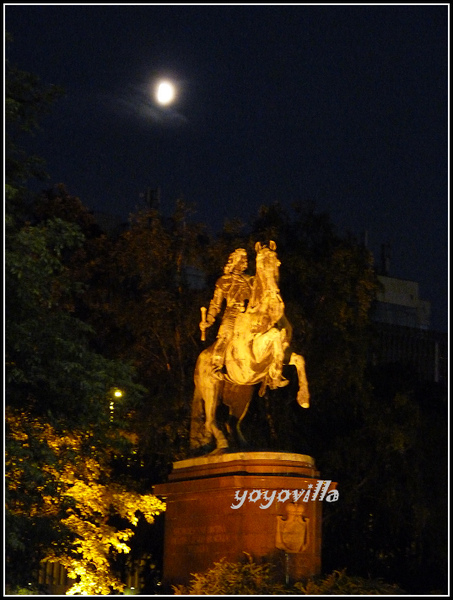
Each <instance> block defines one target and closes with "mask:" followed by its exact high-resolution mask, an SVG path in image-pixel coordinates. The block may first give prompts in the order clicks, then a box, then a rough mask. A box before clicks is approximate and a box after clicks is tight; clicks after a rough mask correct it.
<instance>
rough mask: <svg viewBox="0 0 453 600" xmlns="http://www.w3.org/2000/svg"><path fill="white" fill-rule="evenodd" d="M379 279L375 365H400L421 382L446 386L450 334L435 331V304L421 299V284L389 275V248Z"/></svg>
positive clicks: (384, 247)
mask: <svg viewBox="0 0 453 600" xmlns="http://www.w3.org/2000/svg"><path fill="white" fill-rule="evenodd" d="M378 279H379V282H380V284H381V290H380V291H379V292H378V295H377V299H376V303H375V306H374V310H373V314H372V319H373V322H374V324H375V331H376V338H375V344H374V346H373V352H372V362H373V364H375V365H378V364H381V365H384V364H399V365H401V366H405V367H409V368H412V369H413V370H414V371H415V372H416V374H417V376H418V377H419V379H420V381H423V382H435V383H446V381H447V334H446V333H442V332H438V331H433V330H432V329H431V322H430V317H431V304H430V302H428V301H426V300H422V299H420V297H419V285H418V283H417V282H415V281H408V280H405V279H399V278H396V277H390V276H389V252H388V246H383V248H382V255H381V267H380V272H379V274H378Z"/></svg>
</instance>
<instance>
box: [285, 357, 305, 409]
mask: <svg viewBox="0 0 453 600" xmlns="http://www.w3.org/2000/svg"><path fill="white" fill-rule="evenodd" d="M288 364H290V365H294V366H295V367H296V369H297V376H298V378H299V391H298V392H297V403H298V404H299V405H300V406H302V408H308V407H309V406H310V393H309V391H308V381H307V375H306V373H305V360H304V358H303V357H302V356H301V355H300V354H295V353H294V352H293V353H292V354H291V357H290V359H289V363H288Z"/></svg>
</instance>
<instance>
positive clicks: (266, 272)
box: [255, 240, 281, 285]
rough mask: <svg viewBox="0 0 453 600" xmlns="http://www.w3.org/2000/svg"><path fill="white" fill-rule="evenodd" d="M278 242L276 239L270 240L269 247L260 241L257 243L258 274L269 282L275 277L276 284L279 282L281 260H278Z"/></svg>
mask: <svg viewBox="0 0 453 600" xmlns="http://www.w3.org/2000/svg"><path fill="white" fill-rule="evenodd" d="M276 249H277V244H276V243H275V242H274V241H272V240H271V241H270V242H269V247H268V246H266V245H261V243H260V242H257V243H256V244H255V251H256V276H257V277H261V278H263V279H265V280H267V281H268V282H269V280H270V279H273V280H274V282H275V285H277V282H278V274H279V267H280V264H281V263H280V261H279V260H278V257H277V253H276Z"/></svg>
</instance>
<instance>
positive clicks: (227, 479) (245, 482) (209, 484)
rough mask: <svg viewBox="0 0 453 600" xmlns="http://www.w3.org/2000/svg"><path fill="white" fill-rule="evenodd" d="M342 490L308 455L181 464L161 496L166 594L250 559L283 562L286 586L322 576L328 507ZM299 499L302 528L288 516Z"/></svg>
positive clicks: (240, 456)
mask: <svg viewBox="0 0 453 600" xmlns="http://www.w3.org/2000/svg"><path fill="white" fill-rule="evenodd" d="M321 482H322V483H321ZM335 487H336V484H335V483H332V482H330V481H324V480H320V479H319V473H318V471H317V470H316V467H315V463H314V459H313V458H311V457H310V456H306V455H302V454H289V453H281V452H238V453H233V454H222V455H218V456H205V457H200V458H193V459H188V460H183V461H179V462H176V463H174V464H173V471H172V473H171V474H170V476H169V481H168V483H165V484H159V485H156V486H155V488H154V493H155V494H156V495H157V496H159V497H161V498H163V499H165V500H166V503H167V510H166V514H165V542H164V573H163V585H164V588H166V589H169V588H171V586H172V585H180V584H183V585H187V584H188V583H189V581H190V579H191V574H192V573H200V572H203V571H206V570H207V569H209V568H210V567H212V565H213V563H214V562H216V561H219V560H220V559H221V558H225V559H227V560H228V561H231V562H237V561H239V560H241V559H243V558H244V553H248V554H249V555H251V556H252V557H253V558H254V559H257V560H259V559H274V560H275V559H276V557H277V559H281V562H282V564H284V565H285V567H284V573H282V578H286V580H288V579H292V580H295V579H301V578H304V577H311V576H313V575H316V574H318V573H320V570H321V516H322V504H323V500H326V499H327V500H328V499H329V494H331V492H332V490H334V489H335ZM301 490H304V492H303V493H301ZM316 490H317V493H316V494H315V492H316ZM265 492H266V495H264V493H265ZM274 492H275V493H274ZM334 493H336V492H334ZM244 494H245V495H244ZM271 498H273V501H272V502H270V501H269V500H270V499H271ZM296 498H297V505H302V506H303V508H302V509H300V510H301V511H302V512H303V517H301V518H302V522H303V524H302V525H301V518H299V519H298V524H297V523H296V521H297V518H295V519H293V517H292V516H291V515H290V516H289V513H288V510H287V508H288V506H287V505H289V504H292V503H294V500H295V499H296ZM241 500H242V502H241ZM233 507H237V508H233ZM290 512H291V511H290ZM291 519H293V520H291ZM282 528H283V529H282ZM278 530H279V532H280V533H279V536H278V535H277V532H278ZM304 530H305V531H304ZM282 531H283V534H284V535H283V539H284V544H283V548H282V534H281V532H282ZM302 535H303V536H304V542H303V543H302V542H300V543H299V541H300V540H299V541H298V536H299V538H301V536H302ZM285 536H286V538H285ZM278 540H280V541H278ZM285 540H286V541H285Z"/></svg>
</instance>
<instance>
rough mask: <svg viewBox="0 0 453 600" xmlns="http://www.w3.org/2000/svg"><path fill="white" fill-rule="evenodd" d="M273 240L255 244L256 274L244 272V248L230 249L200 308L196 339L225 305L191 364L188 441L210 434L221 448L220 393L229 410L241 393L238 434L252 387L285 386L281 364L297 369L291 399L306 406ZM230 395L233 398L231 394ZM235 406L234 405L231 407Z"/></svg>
mask: <svg viewBox="0 0 453 600" xmlns="http://www.w3.org/2000/svg"><path fill="white" fill-rule="evenodd" d="M276 248H277V247H276V244H275V242H273V241H271V242H270V243H269V246H265V245H261V243H257V244H256V245H255V251H256V273H255V276H254V277H251V276H248V275H245V274H244V271H245V270H246V268H247V253H246V251H245V250H244V249H243V248H238V249H237V250H235V252H233V253H232V254H231V255H230V257H229V260H228V263H227V264H226V266H225V269H224V274H223V276H222V277H220V278H219V279H218V280H217V283H216V287H215V291H214V295H213V298H212V300H211V302H210V305H209V309H208V310H207V311H206V309H202V320H201V322H200V329H201V333H202V339H203V337H204V334H205V331H206V328H208V327H210V326H211V325H212V324H213V323H214V322H215V319H216V317H217V315H218V314H219V313H220V312H221V309H222V305H223V304H225V311H224V314H223V317H222V321H221V324H220V327H219V331H218V335H217V339H216V341H215V342H214V343H213V344H212V345H211V346H209V347H208V348H206V349H205V350H203V352H201V354H200V355H199V357H198V360H197V364H196V366H195V374H194V383H195V393H194V399H193V404H192V423H191V444H192V446H193V447H196V446H205V445H207V444H208V443H209V442H210V440H211V438H214V439H215V442H216V450H215V451H216V452H222V451H225V450H226V449H227V448H228V446H229V443H228V439H227V436H226V435H225V433H224V432H223V431H222V428H221V427H220V426H219V425H218V423H217V419H216V413H217V408H218V406H219V403H220V402H221V401H222V399H223V400H224V399H225V397H227V396H228V397H229V399H230V401H229V402H227V404H229V406H230V414H231V412H232V410H233V411H234V410H235V408H234V397H235V396H236V397H237V398H241V397H242V398H246V402H245V404H243V405H241V408H240V409H239V412H237V414H236V415H235V416H236V417H237V420H238V423H237V428H238V433H239V435H240V429H239V426H240V422H241V421H242V419H243V418H244V416H245V414H246V411H247V408H248V404H249V402H250V399H251V390H253V386H255V385H257V384H260V390H259V395H260V396H263V395H264V394H265V392H266V389H267V388H270V389H272V390H274V389H276V388H278V387H282V386H285V385H287V383H288V381H287V380H286V379H285V378H284V377H283V375H282V370H283V365H284V364H290V365H294V366H295V367H296V370H297V374H298V380H299V389H298V392H297V402H298V403H299V405H300V406H302V407H303V408H308V407H309V398H310V396H309V391H308V383H307V378H306V373H305V361H304V359H303V357H302V356H300V355H299V354H295V353H294V352H292V351H291V349H290V342H291V333H292V328H291V325H290V324H289V322H288V320H287V319H286V316H285V313H284V308H285V307H284V303H283V300H282V297H281V295H280V289H279V287H278V279H279V267H280V261H279V259H278V257H277V253H276ZM232 398H233V402H232V401H231V399H232ZM236 410H237V409H236Z"/></svg>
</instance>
